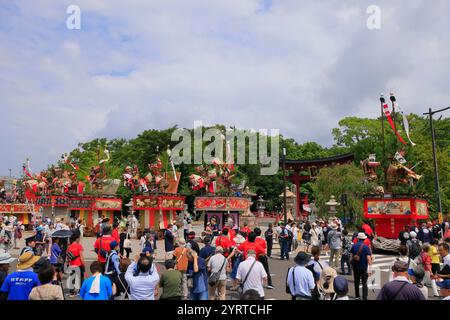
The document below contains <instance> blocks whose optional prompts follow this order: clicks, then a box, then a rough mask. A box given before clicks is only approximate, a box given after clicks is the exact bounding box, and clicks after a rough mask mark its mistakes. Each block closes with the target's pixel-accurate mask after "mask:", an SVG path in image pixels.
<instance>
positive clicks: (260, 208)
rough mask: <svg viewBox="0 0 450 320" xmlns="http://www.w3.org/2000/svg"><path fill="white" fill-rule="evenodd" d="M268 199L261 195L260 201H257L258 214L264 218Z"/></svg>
mask: <svg viewBox="0 0 450 320" xmlns="http://www.w3.org/2000/svg"><path fill="white" fill-rule="evenodd" d="M265 203H266V200H263V197H262V196H259V198H258V201H256V209H257V210H258V215H259V216H260V217H261V218H264V210H265V209H266V205H265Z"/></svg>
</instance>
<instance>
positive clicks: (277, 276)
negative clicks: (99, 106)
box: [10, 235, 433, 300]
mask: <svg viewBox="0 0 450 320" xmlns="http://www.w3.org/2000/svg"><path fill="white" fill-rule="evenodd" d="M26 236H27V235H25V237H26ZM95 240H96V239H95V238H83V239H82V241H81V244H82V245H83V247H84V249H85V251H84V256H85V260H86V264H87V266H86V270H87V273H88V274H90V272H89V266H90V264H91V263H92V261H95V260H96V254H95V252H94V251H93V244H94V241H95ZM23 242H24V241H23V239H22V241H21V242H20V248H22V247H23V246H24V243H23ZM132 244H133V247H132V249H133V253H132V256H131V257H130V258H132V257H133V256H134V254H136V253H138V252H139V251H140V250H139V241H138V240H132ZM163 248H164V242H163V241H162V240H160V241H158V243H157V250H156V263H157V264H158V270H159V271H160V272H163V271H164V270H165V269H164V266H163V261H164V251H163V250H162V249H163ZM10 253H11V255H12V256H13V257H16V258H17V257H18V254H19V250H16V249H12V250H10ZM295 255H296V254H295V253H292V254H291V259H290V260H289V261H286V260H280V259H279V249H278V245H277V244H274V250H273V253H272V258H269V268H270V273H271V275H272V282H273V285H274V287H275V288H274V289H270V290H269V289H265V297H266V299H276V300H289V299H290V296H289V295H288V294H286V292H285V290H286V286H285V280H286V273H287V270H288V269H289V268H290V267H292V266H293V265H294V261H293V258H294V257H295ZM395 258H396V256H395V255H388V254H376V255H375V261H374V265H373V267H374V270H379V271H377V272H376V273H375V274H374V276H373V277H372V278H369V300H374V299H376V296H377V295H378V292H379V289H380V288H381V286H382V285H383V284H385V283H386V282H388V281H389V276H390V271H389V269H390V267H391V266H392V264H393V261H394V260H395ZM327 261H328V257H327V256H325V255H322V256H321V262H327ZM15 267H16V262H13V263H12V265H11V270H15ZM338 271H339V270H338ZM345 277H346V278H347V280H348V281H349V296H350V297H354V296H355V295H354V292H355V290H354V281H353V277H352V276H345ZM228 284H229V287H231V284H232V282H231V281H229V282H228ZM361 291H362V290H361ZM429 292H430V293H431V289H430V290H429ZM67 293H68V291H67ZM361 294H362V292H361ZM75 299H77V298H75ZM227 299H229V300H236V299H238V296H237V293H236V292H232V291H229V290H227ZM430 299H433V298H432V297H430Z"/></svg>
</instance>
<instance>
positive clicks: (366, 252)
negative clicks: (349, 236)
mask: <svg viewBox="0 0 450 320" xmlns="http://www.w3.org/2000/svg"><path fill="white" fill-rule="evenodd" d="M361 244H362V245H364V248H363V249H362V250H361V254H360V255H359V262H358V263H357V264H356V265H355V268H356V269H358V270H363V271H367V267H368V265H369V262H368V261H367V256H371V255H372V252H371V251H370V249H369V247H368V246H367V245H365V244H364V243H363V241H359V242H357V243H356V244H354V245H353V247H352V249H351V250H350V253H351V254H353V255H356V254H357V253H358V250H359V246H361Z"/></svg>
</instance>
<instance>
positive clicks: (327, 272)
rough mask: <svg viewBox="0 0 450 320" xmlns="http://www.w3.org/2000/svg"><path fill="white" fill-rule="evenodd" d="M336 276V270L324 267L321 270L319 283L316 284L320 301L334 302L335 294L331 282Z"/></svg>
mask: <svg viewBox="0 0 450 320" xmlns="http://www.w3.org/2000/svg"><path fill="white" fill-rule="evenodd" d="M336 276H337V272H336V270H334V269H333V268H331V267H326V268H324V269H323V270H322V273H321V274H320V280H319V283H318V284H317V289H318V291H319V297H320V298H319V299H320V300H334V296H335V292H334V286H333V281H334V278H336Z"/></svg>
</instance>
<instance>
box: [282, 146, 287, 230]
mask: <svg viewBox="0 0 450 320" xmlns="http://www.w3.org/2000/svg"><path fill="white" fill-rule="evenodd" d="M283 181H284V191H283V201H284V224H286V223H287V198H286V187H287V183H286V148H284V147H283Z"/></svg>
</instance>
